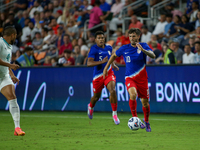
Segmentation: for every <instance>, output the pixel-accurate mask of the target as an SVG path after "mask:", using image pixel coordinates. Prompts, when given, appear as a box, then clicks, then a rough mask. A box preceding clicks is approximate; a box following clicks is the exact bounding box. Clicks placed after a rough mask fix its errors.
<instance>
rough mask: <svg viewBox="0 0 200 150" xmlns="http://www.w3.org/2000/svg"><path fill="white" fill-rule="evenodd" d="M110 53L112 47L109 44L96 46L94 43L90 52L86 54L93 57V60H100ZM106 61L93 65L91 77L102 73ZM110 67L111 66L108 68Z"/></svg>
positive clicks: (94, 77)
mask: <svg viewBox="0 0 200 150" xmlns="http://www.w3.org/2000/svg"><path fill="white" fill-rule="evenodd" d="M111 54H112V47H111V46H109V45H105V48H101V47H98V46H97V45H96V44H95V45H93V46H92V47H91V49H90V52H89V54H88V58H90V57H91V58H94V61H102V60H103V59H104V58H105V57H106V56H108V59H109V58H110V56H111ZM106 64H107V63H104V64H101V65H97V66H94V72H93V79H96V78H98V77H100V76H102V75H103V69H104V67H105V66H106ZM110 69H111V66H110V67H109V69H108V70H110Z"/></svg>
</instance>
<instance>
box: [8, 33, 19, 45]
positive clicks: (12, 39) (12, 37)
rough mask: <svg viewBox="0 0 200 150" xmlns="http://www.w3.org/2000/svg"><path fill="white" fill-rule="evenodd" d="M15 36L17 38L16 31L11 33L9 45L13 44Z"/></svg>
mask: <svg viewBox="0 0 200 150" xmlns="http://www.w3.org/2000/svg"><path fill="white" fill-rule="evenodd" d="M16 38H17V33H13V34H12V35H11V41H10V44H11V45H13V44H14V42H15V39H16Z"/></svg>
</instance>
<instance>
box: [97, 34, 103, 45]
mask: <svg viewBox="0 0 200 150" xmlns="http://www.w3.org/2000/svg"><path fill="white" fill-rule="evenodd" d="M95 42H96V43H97V46H99V47H103V46H104V43H105V37H104V35H103V34H99V35H97V37H96V39H95Z"/></svg>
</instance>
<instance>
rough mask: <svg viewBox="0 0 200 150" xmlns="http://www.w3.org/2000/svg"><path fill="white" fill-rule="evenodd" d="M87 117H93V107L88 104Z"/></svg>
mask: <svg viewBox="0 0 200 150" xmlns="http://www.w3.org/2000/svg"><path fill="white" fill-rule="evenodd" d="M87 114H88V117H89V118H90V119H92V118H93V109H92V108H91V107H90V104H88V111H87Z"/></svg>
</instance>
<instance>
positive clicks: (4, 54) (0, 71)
mask: <svg viewBox="0 0 200 150" xmlns="http://www.w3.org/2000/svg"><path fill="white" fill-rule="evenodd" d="M11 57H12V45H10V44H8V43H7V42H6V41H5V40H4V39H3V38H2V37H1V38H0V59H1V60H3V61H5V62H7V63H10V61H11ZM6 75H9V70H8V67H6V66H1V65H0V78H4V77H5V76H6Z"/></svg>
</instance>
